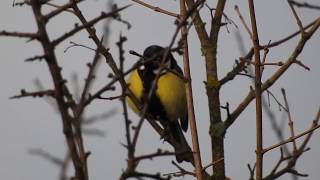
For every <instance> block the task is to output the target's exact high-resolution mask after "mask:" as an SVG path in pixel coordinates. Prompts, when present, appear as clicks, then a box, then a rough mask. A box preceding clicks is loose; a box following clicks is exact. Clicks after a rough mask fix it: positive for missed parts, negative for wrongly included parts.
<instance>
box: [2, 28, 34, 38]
mask: <svg viewBox="0 0 320 180" xmlns="http://www.w3.org/2000/svg"><path fill="white" fill-rule="evenodd" d="M0 36H9V37H20V38H30V39H39V35H38V34H37V33H27V32H9V31H5V30H3V31H0Z"/></svg>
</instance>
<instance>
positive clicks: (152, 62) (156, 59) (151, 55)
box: [143, 45, 175, 71]
mask: <svg viewBox="0 0 320 180" xmlns="http://www.w3.org/2000/svg"><path fill="white" fill-rule="evenodd" d="M165 50H166V49H165V48H163V47H161V46H158V45H152V46H149V47H147V48H146V49H145V50H144V52H143V59H144V61H145V62H146V63H145V68H146V69H148V70H151V71H155V70H157V69H159V67H160V64H161V62H162V59H163V55H164V53H165ZM172 61H175V60H174V58H173V56H172V54H171V53H169V55H168V58H167V59H166V60H165V62H164V64H165V65H166V66H167V68H171V67H172V63H173V62H172Z"/></svg>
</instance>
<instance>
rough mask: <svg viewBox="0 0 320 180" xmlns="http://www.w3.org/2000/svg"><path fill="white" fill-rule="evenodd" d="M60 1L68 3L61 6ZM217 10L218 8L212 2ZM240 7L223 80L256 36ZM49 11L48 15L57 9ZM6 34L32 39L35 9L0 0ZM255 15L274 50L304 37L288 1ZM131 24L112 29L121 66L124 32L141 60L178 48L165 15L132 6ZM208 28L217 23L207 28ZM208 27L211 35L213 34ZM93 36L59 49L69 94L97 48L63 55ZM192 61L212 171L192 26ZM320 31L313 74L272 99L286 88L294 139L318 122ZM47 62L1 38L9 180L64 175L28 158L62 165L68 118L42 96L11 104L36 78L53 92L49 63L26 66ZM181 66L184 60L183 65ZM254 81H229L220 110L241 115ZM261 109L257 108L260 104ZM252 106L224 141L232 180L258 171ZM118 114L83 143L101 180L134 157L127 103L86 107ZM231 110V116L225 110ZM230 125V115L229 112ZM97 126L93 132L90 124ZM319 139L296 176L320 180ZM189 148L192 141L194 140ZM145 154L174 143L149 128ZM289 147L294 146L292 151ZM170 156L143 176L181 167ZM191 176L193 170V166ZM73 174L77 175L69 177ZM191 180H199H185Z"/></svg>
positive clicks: (268, 164)
mask: <svg viewBox="0 0 320 180" xmlns="http://www.w3.org/2000/svg"><path fill="white" fill-rule="evenodd" d="M56 2H58V3H62V2H64V1H62V0H59V1H56ZM106 2H107V1H106V0H96V1H90V0H88V1H87V2H85V3H82V4H81V5H80V8H81V9H82V10H83V13H84V15H85V16H86V17H87V18H88V19H91V18H93V17H95V16H97V15H99V14H100V12H101V11H104V10H106ZM148 2H149V3H150V4H153V5H156V6H160V7H162V8H165V9H168V10H170V11H173V12H178V1H172V0H163V1H156V0H150V1H148ZM207 2H208V4H210V5H211V6H214V4H215V1H207ZM307 2H309V3H311V4H312V3H313V4H317V3H318V4H319V2H318V1H317V0H310V1H307ZM117 3H119V6H120V7H121V6H123V5H127V4H133V2H131V1H129V0H121V1H117ZM236 4H237V5H239V7H240V10H241V12H242V13H243V16H244V17H245V18H246V19H247V20H248V12H247V4H246V1H235V0H230V1H228V3H227V5H226V10H225V13H226V14H227V15H228V16H229V18H231V19H232V20H233V21H235V22H236V24H237V25H238V26H239V29H236V28H235V27H234V26H232V25H230V26H228V27H229V30H230V33H227V31H226V29H225V28H222V29H221V34H220V37H219V47H218V59H219V62H218V66H219V77H223V76H224V75H225V74H226V73H227V72H228V71H229V70H230V69H231V68H232V66H233V64H234V60H235V59H236V58H238V57H239V56H241V52H240V51H239V50H238V44H237V40H236V37H235V32H236V31H239V32H240V34H241V35H242V38H243V41H244V43H245V46H246V48H249V47H250V46H251V45H250V44H251V42H250V39H249V36H248V34H247V33H246V32H245V30H244V28H243V26H242V24H241V23H240V21H239V19H238V17H237V15H236V13H235V11H234V10H233V6H234V5H236ZM49 9H50V8H49ZM0 12H1V16H0V30H3V29H5V30H8V31H23V32H33V31H34V30H35V29H36V27H35V22H34V20H33V15H32V12H31V9H30V8H28V7H14V8H13V7H12V1H11V0H7V1H0ZM201 12H202V15H203V16H204V18H205V19H206V20H209V18H210V14H209V12H208V10H207V9H206V8H204V9H203V10H202V11H201ZM319 12H320V11H315V10H308V9H299V10H298V13H299V16H300V17H301V19H302V21H303V23H304V24H307V23H309V22H311V20H313V19H315V18H316V17H319V15H320V13H319ZM256 13H257V20H258V31H259V35H260V42H261V44H267V43H268V41H269V40H271V41H275V40H277V39H279V38H281V37H284V36H285V35H287V34H289V33H292V32H294V31H296V30H297V29H298V26H297V24H296V22H295V19H294V17H293V15H292V13H291V11H290V9H289V7H288V5H287V3H286V1H281V2H280V1H277V0H269V1H256ZM121 15H122V17H123V19H125V20H128V21H129V22H131V24H132V25H133V27H132V29H131V30H129V31H128V30H127V29H126V26H125V25H123V24H121V23H119V22H113V23H112V27H111V33H112V36H111V37H110V42H109V44H110V48H111V52H112V54H113V56H114V58H115V59H117V58H118V49H117V47H116V46H115V42H116V41H117V40H118V37H119V32H120V31H121V32H122V34H123V35H126V36H127V37H128V42H127V43H126V44H125V48H126V50H127V51H128V50H130V49H133V50H135V51H137V52H142V51H143V49H144V48H145V47H147V46H148V45H151V44H159V45H163V46H167V45H168V44H169V42H170V40H171V37H172V35H173V32H174V30H175V26H174V25H173V23H174V19H173V18H171V17H168V16H165V15H162V14H158V13H156V12H153V11H151V10H149V9H146V8H143V7H141V6H139V5H136V4H135V5H134V6H131V7H130V8H128V9H127V10H125V11H123V13H121ZM75 22H77V19H76V18H75V17H73V16H72V15H71V14H68V13H64V14H63V15H61V16H59V17H57V18H55V19H54V20H52V21H51V22H50V23H49V25H48V28H49V29H51V31H50V37H51V38H52V39H54V37H57V36H59V35H61V34H62V33H64V32H67V31H68V30H69V29H71V28H72V27H73V25H74V23H75ZM208 25H209V24H208ZM208 25H207V27H208V28H209V26H208ZM102 27H103V23H99V24H98V25H97V26H96V28H97V31H99V34H101V32H102ZM87 37H88V35H87V33H86V32H82V33H79V34H78V35H76V36H73V37H71V38H70V39H69V40H67V41H66V42H65V43H63V44H61V45H60V46H59V47H58V48H57V49H56V53H57V55H58V58H59V63H60V64H61V66H62V67H63V75H64V76H65V78H68V85H69V86H71V89H72V90H75V89H74V88H72V85H73V83H72V81H71V72H76V73H77V74H78V79H79V81H80V85H81V86H82V85H83V79H84V78H85V76H86V74H87V67H86V63H87V62H89V61H90V60H91V59H92V57H93V52H91V51H90V50H87V49H84V48H81V47H76V48H71V49H70V50H69V51H67V52H66V53H64V52H63V51H64V50H65V49H66V47H68V46H69V41H74V42H77V43H81V44H86V45H88V46H91V47H94V46H93V43H92V42H91V40H90V39H88V38H87ZM297 40H298V38H295V39H294V40H292V41H290V42H289V43H286V44H284V45H282V46H281V47H277V48H274V49H271V50H270V53H269V56H268V57H269V58H268V60H270V61H275V62H277V61H284V60H285V59H286V58H287V57H288V55H289V54H290V53H291V52H292V50H293V48H294V46H295V44H296V43H297ZM189 46H190V50H189V51H190V59H191V68H192V69H191V73H192V83H193V89H194V101H195V110H196V119H197V124H198V129H199V130H198V132H199V137H200V146H201V147H200V148H201V153H202V159H203V164H204V165H205V164H208V163H210V159H211V157H210V152H211V151H210V148H209V147H210V141H209V136H208V127H209V122H208V109H207V97H206V94H205V89H204V85H203V81H204V80H205V70H204V61H203V58H202V57H201V54H200V48H199V41H198V39H197V37H196V34H195V31H194V29H193V28H192V29H191V31H190V37H189ZM319 47H320V32H319V30H318V32H316V33H315V34H314V36H313V37H312V40H310V41H309V42H308V43H307V45H306V46H305V48H304V51H303V53H302V54H301V55H300V56H299V60H301V61H303V62H304V63H305V64H306V65H307V66H309V67H310V68H311V71H309V72H308V71H306V70H304V69H303V68H301V67H300V66H297V65H293V66H292V67H291V68H290V70H289V71H287V72H286V74H285V75H284V76H283V77H282V78H281V79H280V80H279V81H278V82H277V83H276V84H275V86H273V87H272V88H271V91H272V92H273V93H274V94H275V95H276V96H277V97H278V98H279V99H280V100H282V96H281V92H280V89H281V88H285V89H286V91H287V95H288V98H289V103H290V108H291V111H292V116H293V117H294V122H295V129H296V132H302V131H304V130H305V129H306V128H308V127H309V126H310V124H311V122H312V120H313V118H314V117H315V114H316V112H317V109H318V107H319V105H320V93H319V92H320V86H319V77H320V70H319V67H320V59H319V57H320V51H319ZM38 54H41V50H40V46H39V44H38V43H36V42H31V43H26V40H25V39H17V38H6V37H0V60H1V61H0V63H1V65H0V74H1V75H0V82H1V87H2V88H1V93H0V107H1V109H0V114H1V125H0V142H1V148H0V149H1V150H0V178H1V179H8V180H20V179H23V180H24V179H27V180H29V179H48V180H51V179H52V180H54V179H57V177H58V168H57V167H56V166H54V165H53V164H52V163H50V162H48V161H46V160H44V159H43V158H40V157H38V156H32V155H30V154H29V153H28V149H30V148H42V149H44V150H46V151H48V152H50V153H52V154H53V155H56V156H57V157H61V158H62V157H63V156H64V153H65V151H66V147H65V144H64V137H63V134H62V127H61V120H60V118H59V116H58V114H57V113H56V112H55V111H54V110H53V109H52V106H51V105H49V104H48V103H47V101H44V100H43V99H39V98H24V99H19V100H9V99H8V97H10V96H12V95H15V94H17V93H19V91H20V89H22V88H24V89H26V90H27V91H32V90H35V89H36V87H35V84H34V79H35V78H38V79H39V80H40V81H41V82H42V83H43V85H44V86H45V87H46V88H51V87H52V83H51V78H50V76H49V74H48V69H47V66H46V64H45V63H44V62H34V63H25V62H24V59H26V58H28V57H32V56H34V55H38ZM175 57H176V58H177V59H178V61H179V64H180V65H182V63H181V57H178V56H177V55H176V54H175ZM135 59H136V57H134V56H132V55H129V54H128V52H126V60H127V61H126V67H127V68H128V67H130V64H132V63H134V62H135ZM276 69H277V67H268V68H267V69H266V70H265V74H264V76H263V79H266V78H267V77H268V76H269V75H270V74H271V73H272V72H274V71H275V70H276ZM108 73H109V69H108V67H107V65H106V64H105V63H104V62H102V63H101V64H100V67H99V71H98V74H97V76H98V78H97V80H96V82H95V84H94V87H93V90H92V91H93V92H94V91H95V90H97V89H98V88H100V87H102V86H103V85H104V84H106V83H107V82H108V78H107V77H106V76H107V74H108ZM249 85H250V80H249V79H247V78H246V77H237V78H236V80H235V81H233V82H231V83H229V84H228V85H226V86H225V87H223V89H222V93H221V103H222V104H225V103H226V102H227V101H228V102H229V103H230V108H231V110H233V109H234V108H235V107H236V106H237V104H238V103H239V102H240V101H241V100H242V99H243V98H244V96H245V95H246V94H247V91H248V90H249ZM117 92H118V91H116V92H115V93H105V96H112V95H114V94H117ZM252 104H253V103H252ZM252 104H251V105H250V106H249V107H248V109H247V110H246V111H245V112H243V114H242V115H241V116H240V117H239V119H238V120H237V121H236V122H235V123H234V124H233V126H232V127H231V128H230V129H229V130H228V132H227V134H226V140H225V142H226V144H225V152H226V154H225V161H226V174H227V176H229V177H231V178H232V179H235V180H237V179H247V178H248V176H249V172H248V169H247V165H246V164H247V163H250V164H253V162H254V159H255V153H254V150H255V124H254V123H255V118H254V115H255V113H254V112H255V111H254V108H253V107H254V106H252ZM114 108H115V109H116V111H117V113H116V114H115V115H114V116H112V117H110V118H109V119H108V120H105V121H101V122H97V123H96V124H95V125H93V127H94V128H99V129H101V130H103V131H105V132H106V136H105V137H103V138H100V137H93V136H85V138H84V140H85V145H86V149H87V150H89V151H90V152H91V153H92V154H91V155H90V157H89V161H88V163H89V174H90V177H91V178H92V179H94V180H100V179H106V177H108V178H109V179H116V178H117V177H118V176H119V175H120V173H121V170H122V168H125V165H126V164H125V159H126V151H125V148H124V147H122V146H121V143H124V142H125V139H124V138H125V137H124V122H123V118H122V116H121V113H122V109H121V106H120V103H119V101H117V100H115V101H112V102H110V101H96V102H94V103H92V104H91V105H90V106H89V108H88V109H87V112H86V116H87V117H91V116H94V115H98V114H101V113H103V112H106V111H110V110H111V109H114ZM271 109H272V110H274V111H275V113H276V117H277V121H278V122H280V121H283V120H284V121H285V124H286V120H287V119H286V116H283V115H282V113H283V111H281V112H279V111H278V106H277V104H276V103H275V102H274V101H272V102H271ZM222 112H223V111H222ZM130 115H132V116H131V119H133V121H134V120H136V119H137V116H135V115H134V114H133V113H131V114H130ZM223 117H225V112H223ZM90 128H91V126H90ZM284 131H285V133H286V136H288V135H289V133H288V128H287V126H285V129H284ZM189 133H190V131H188V134H187V136H188V140H190V135H189ZM319 138H320V133H319V132H316V133H315V134H314V136H313V138H312V140H311V142H310V144H309V146H310V147H311V151H310V152H307V153H305V154H304V155H303V157H302V158H301V159H300V161H299V162H298V164H297V167H298V170H301V171H302V172H303V173H308V174H309V175H310V176H309V177H308V178H306V179H317V178H318V177H319V176H320V173H319V170H318V168H317V167H319V163H320V156H319V153H320V146H319V143H318V142H319ZM264 140H265V141H264V144H265V146H268V145H271V144H274V143H276V142H277V139H276V137H275V135H274V132H273V131H272V129H271V128H270V123H269V121H268V120H267V119H265V120H264ZM189 142H191V141H189ZM138 144H139V145H138V149H137V153H138V154H144V153H151V152H154V151H155V150H156V149H157V148H160V147H161V148H163V149H168V150H172V148H171V147H170V146H169V145H167V144H166V143H162V142H161V141H160V140H159V137H158V135H156V133H155V132H154V131H153V130H152V129H151V128H150V126H149V125H148V124H147V123H145V124H144V127H143V129H142V132H141V137H140V139H139V142H138ZM289 147H291V146H290V145H289ZM279 155H280V154H279V151H278V150H275V151H273V152H271V153H268V154H266V156H265V158H264V160H265V172H266V173H267V172H269V171H270V169H272V168H273V164H274V163H275V162H276V161H277V160H278V157H279ZM170 161H171V158H157V159H155V160H153V161H146V162H143V163H141V164H140V165H139V168H138V169H140V170H147V171H148V172H168V173H170V172H174V171H177V169H176V168H175V167H174V166H172V165H171V163H170ZM185 167H186V168H187V169H189V170H192V169H191V167H190V166H189V165H187V164H186V165H185ZM70 173H72V172H70ZM290 178H291V176H288V175H286V176H284V177H282V178H281V179H290ZM185 179H192V178H190V177H186V178H185Z"/></svg>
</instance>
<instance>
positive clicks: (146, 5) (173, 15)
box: [132, 0, 179, 18]
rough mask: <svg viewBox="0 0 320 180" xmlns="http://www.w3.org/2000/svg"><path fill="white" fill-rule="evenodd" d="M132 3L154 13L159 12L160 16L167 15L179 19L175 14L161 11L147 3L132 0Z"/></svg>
mask: <svg viewBox="0 0 320 180" xmlns="http://www.w3.org/2000/svg"><path fill="white" fill-rule="evenodd" d="M132 1H133V2H136V3H138V4H140V5H142V6H144V7H147V8H149V9H152V10H154V11H156V12H159V13H162V14H166V15H169V16H172V17H175V18H179V14H176V13H173V12H170V11H167V10H164V9H161V8H159V7H155V6H152V5H150V4H147V3H145V2H143V1H140V0H132Z"/></svg>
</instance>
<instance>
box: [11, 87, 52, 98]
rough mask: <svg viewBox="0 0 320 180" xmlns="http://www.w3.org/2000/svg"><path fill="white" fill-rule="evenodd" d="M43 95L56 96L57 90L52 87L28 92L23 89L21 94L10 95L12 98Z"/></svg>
mask: <svg viewBox="0 0 320 180" xmlns="http://www.w3.org/2000/svg"><path fill="white" fill-rule="evenodd" d="M43 96H48V97H55V91H54V90H51V89H50V90H45V91H35V92H27V91H26V90H24V89H21V94H19V95H15V96H12V97H10V99H18V98H23V97H40V98H41V97H43Z"/></svg>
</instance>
